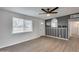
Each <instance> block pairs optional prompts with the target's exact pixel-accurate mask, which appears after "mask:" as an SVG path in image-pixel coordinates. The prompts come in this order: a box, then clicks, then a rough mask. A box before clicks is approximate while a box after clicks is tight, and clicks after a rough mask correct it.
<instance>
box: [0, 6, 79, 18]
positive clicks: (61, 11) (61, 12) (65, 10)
mask: <svg viewBox="0 0 79 59" xmlns="http://www.w3.org/2000/svg"><path fill="white" fill-rule="evenodd" d="M41 8H44V9H46V8H52V9H53V8H55V7H0V9H4V10H8V11H12V12H17V13H20V14H24V15H28V16H33V17H38V18H42V19H50V18H55V17H60V16H65V15H69V14H73V13H79V7H59V8H58V9H57V10H55V11H56V12H58V13H57V14H52V15H51V16H47V15H46V14H42V15H39V13H44V12H43V11H42V10H41Z"/></svg>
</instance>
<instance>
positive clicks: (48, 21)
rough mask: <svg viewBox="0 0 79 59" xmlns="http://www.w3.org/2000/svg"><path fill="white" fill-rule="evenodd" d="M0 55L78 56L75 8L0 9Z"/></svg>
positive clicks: (77, 11)
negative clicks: (72, 54)
mask: <svg viewBox="0 0 79 59" xmlns="http://www.w3.org/2000/svg"><path fill="white" fill-rule="evenodd" d="M0 52H79V7H0Z"/></svg>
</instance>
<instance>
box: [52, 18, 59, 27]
mask: <svg viewBox="0 0 79 59" xmlns="http://www.w3.org/2000/svg"><path fill="white" fill-rule="evenodd" d="M51 27H58V21H57V19H52V20H51Z"/></svg>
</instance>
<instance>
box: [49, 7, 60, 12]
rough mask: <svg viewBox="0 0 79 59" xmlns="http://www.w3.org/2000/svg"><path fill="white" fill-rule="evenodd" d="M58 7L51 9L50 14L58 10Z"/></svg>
mask: <svg viewBox="0 0 79 59" xmlns="http://www.w3.org/2000/svg"><path fill="white" fill-rule="evenodd" d="M58 8H59V7H56V8H54V9H52V10H51V11H50V12H52V11H55V10H56V9H58Z"/></svg>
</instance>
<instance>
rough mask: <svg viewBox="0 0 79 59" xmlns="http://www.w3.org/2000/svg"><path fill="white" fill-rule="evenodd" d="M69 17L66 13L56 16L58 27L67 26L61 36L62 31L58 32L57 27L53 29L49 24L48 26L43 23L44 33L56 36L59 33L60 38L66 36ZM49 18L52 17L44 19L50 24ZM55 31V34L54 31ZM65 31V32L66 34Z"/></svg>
mask: <svg viewBox="0 0 79 59" xmlns="http://www.w3.org/2000/svg"><path fill="white" fill-rule="evenodd" d="M69 18H70V16H69V15H67V16H62V17H57V20H58V27H59V26H67V29H66V30H63V36H62V32H60V33H58V32H59V30H57V29H53V28H52V27H51V25H50V26H47V25H45V29H46V30H45V33H46V35H51V36H56V37H59V35H60V36H61V38H68V19H69ZM51 20H52V19H48V20H46V21H45V24H46V23H47V22H49V23H50V24H51ZM55 31H56V34H55V33H54V32H55ZM66 33H67V34H66Z"/></svg>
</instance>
